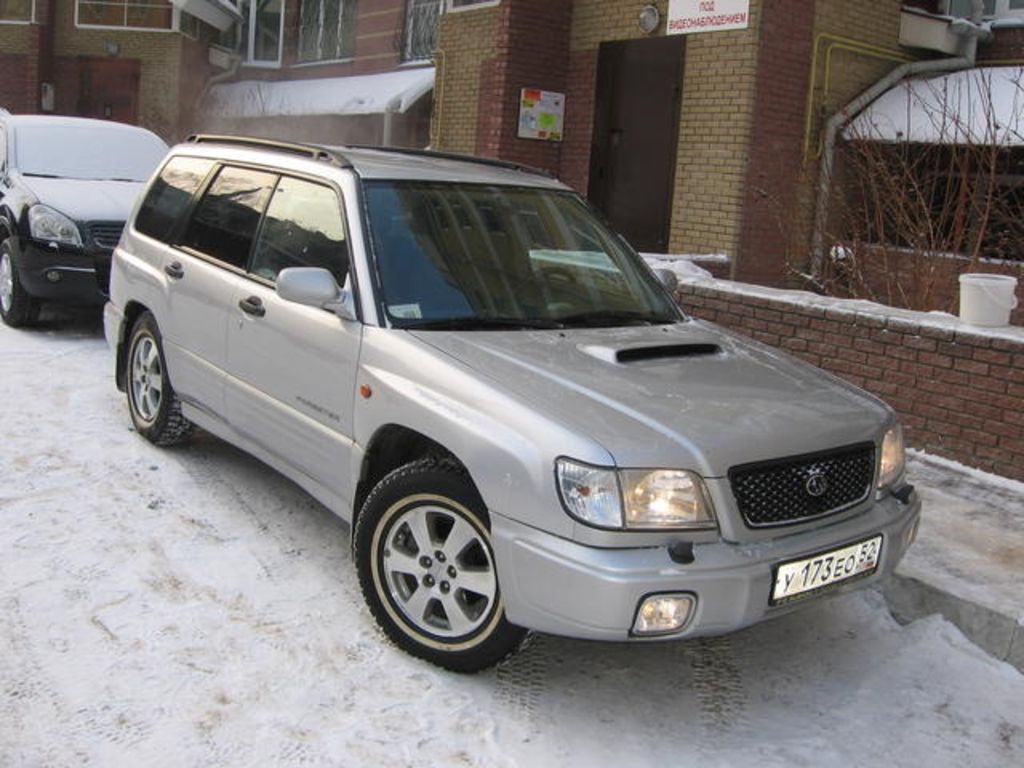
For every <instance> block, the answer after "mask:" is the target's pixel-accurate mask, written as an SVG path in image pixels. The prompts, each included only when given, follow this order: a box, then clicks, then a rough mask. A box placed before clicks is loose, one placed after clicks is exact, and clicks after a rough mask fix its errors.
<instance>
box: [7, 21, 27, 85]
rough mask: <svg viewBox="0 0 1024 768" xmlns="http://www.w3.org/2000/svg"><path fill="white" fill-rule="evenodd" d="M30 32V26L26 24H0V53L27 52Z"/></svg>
mask: <svg viewBox="0 0 1024 768" xmlns="http://www.w3.org/2000/svg"><path fill="white" fill-rule="evenodd" d="M31 34H32V27H31V26H29V25H28V24H0V53H13V54H25V53H28V52H29V50H30V46H29V40H30V39H31ZM2 76H3V75H2V74H0V77H2Z"/></svg>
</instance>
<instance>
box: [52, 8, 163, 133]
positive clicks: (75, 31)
mask: <svg viewBox="0 0 1024 768" xmlns="http://www.w3.org/2000/svg"><path fill="white" fill-rule="evenodd" d="M55 32H56V34H55V40H54V47H55V49H56V52H57V56H60V57H63V56H108V55H109V54H108V53H107V50H106V44H107V43H117V44H118V45H119V46H120V47H121V50H120V54H119V55H120V57H121V58H124V59H138V60H139V62H140V64H141V70H142V73H141V81H140V83H139V124H140V125H142V126H144V127H146V128H149V129H150V130H152V131H154V132H156V133H158V134H160V135H161V136H164V137H165V138H166V137H169V136H171V135H173V134H174V131H175V126H176V125H177V122H178V92H179V75H180V64H179V62H180V60H181V45H182V37H181V35H180V34H179V33H177V32H143V31H138V30H120V29H92V28H77V27H75V0H57V27H56V30H55Z"/></svg>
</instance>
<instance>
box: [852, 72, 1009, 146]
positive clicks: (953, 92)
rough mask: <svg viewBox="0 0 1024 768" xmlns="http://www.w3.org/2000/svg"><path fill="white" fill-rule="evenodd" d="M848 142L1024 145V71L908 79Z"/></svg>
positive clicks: (877, 104) (858, 121)
mask: <svg viewBox="0 0 1024 768" xmlns="http://www.w3.org/2000/svg"><path fill="white" fill-rule="evenodd" d="M843 135H844V137H845V138H847V139H855V140H856V139H861V140H869V141H887V142H904V141H907V142H912V143H921V144H984V145H1005V146H1024V66H1012V67H987V68H978V69H967V70H961V71H957V72H950V73H948V74H943V75H935V76H925V77H915V78H910V79H908V80H904V81H903V82H901V83H899V84H898V85H896V86H894V87H892V88H891V89H889V90H888V91H886V92H885V93H884V94H882V95H881V96H879V97H878V98H877V99H876V100H875V101H874V102H873V103H872V104H871V105H870V106H869V107H868V108H867V109H865V110H864V111H863V112H861V113H860V114H859V115H858V116H857V117H856V118H854V119H853V120H852V121H851V122H850V124H849V126H847V128H846V130H845V131H844V132H843Z"/></svg>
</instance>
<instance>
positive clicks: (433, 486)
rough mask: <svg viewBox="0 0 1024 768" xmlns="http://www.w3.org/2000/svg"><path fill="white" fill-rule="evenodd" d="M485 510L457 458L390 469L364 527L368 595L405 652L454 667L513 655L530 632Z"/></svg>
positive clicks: (473, 667)
mask: <svg viewBox="0 0 1024 768" xmlns="http://www.w3.org/2000/svg"><path fill="white" fill-rule="evenodd" d="M488 524H489V520H488V516H487V511H486V507H485V505H484V503H483V500H482V499H481V498H480V495H479V493H478V492H477V490H476V488H475V487H474V486H473V484H472V482H471V481H470V479H469V476H468V475H467V474H466V472H465V470H464V469H463V468H462V467H461V466H460V465H458V464H457V463H455V462H454V461H447V460H435V459H425V460H422V461H417V462H413V463H411V464H407V465H405V466H404V467H400V468H399V469H396V470H395V471H394V472H392V473H391V474H389V475H387V476H386V477H385V478H384V479H383V480H381V481H380V483H379V484H378V485H377V486H376V487H375V488H374V489H373V491H372V492H371V493H370V495H369V497H368V498H367V500H366V503H365V504H364V505H363V509H362V513H361V514H360V516H359V519H358V520H357V522H356V528H355V557H356V566H357V568H358V571H359V582H360V585H361V587H362V591H363V596H364V597H365V599H366V602H367V604H368V605H369V607H370V610H371V611H372V613H373V615H374V618H375V619H376V620H377V623H378V624H379V625H380V627H381V628H382V629H383V630H384V632H385V633H386V634H387V635H388V637H390V638H391V640H392V641H393V642H394V643H395V644H396V645H398V646H399V647H400V648H402V649H403V650H405V651H407V652H408V653H411V654H412V655H413V656H417V657H419V658H421V659H425V660H426V661H429V662H431V663H433V664H436V665H438V666H440V667H444V668H445V669H449V670H452V671H455V672H478V671H480V670H482V669H486V668H487V667H490V666H492V665H494V664H496V663H498V662H499V661H501V660H502V659H504V658H505V657H507V656H509V655H510V654H512V653H513V652H514V651H515V650H516V649H517V648H518V647H519V645H520V644H521V643H522V640H523V638H524V637H525V635H526V632H525V630H523V629H521V628H520V627H516V626H514V625H512V624H510V623H509V622H508V620H507V619H506V618H505V609H504V604H503V602H502V598H501V590H500V588H499V585H498V576H497V571H496V569H495V563H494V549H493V547H492V544H491V534H490V531H489V528H488Z"/></svg>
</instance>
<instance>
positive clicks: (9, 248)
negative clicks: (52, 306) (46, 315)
mask: <svg viewBox="0 0 1024 768" xmlns="http://www.w3.org/2000/svg"><path fill="white" fill-rule="evenodd" d="M20 258H21V252H20V251H19V250H18V247H17V244H16V242H15V240H14V238H13V237H9V238H7V239H6V240H4V241H3V242H2V243H0V318H3V321H4V322H5V323H6V324H7V325H9V326H11V327H12V328H23V327H25V326H28V325H32V324H33V323H35V321H36V320H37V319H39V300H38V299H35V298H33V297H32V296H29V294H28V293H26V292H25V289H24V287H23V286H22V285H21V279H20V278H19V277H18V261H19V260H20ZM7 280H9V281H10V282H9V283H6V284H4V283H5V282H6V281H7Z"/></svg>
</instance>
